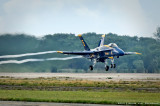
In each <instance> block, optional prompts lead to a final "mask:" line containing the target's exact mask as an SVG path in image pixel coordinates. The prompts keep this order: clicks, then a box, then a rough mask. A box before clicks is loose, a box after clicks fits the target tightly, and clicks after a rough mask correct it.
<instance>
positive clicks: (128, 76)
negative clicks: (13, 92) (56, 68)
mask: <svg viewBox="0 0 160 106" xmlns="http://www.w3.org/2000/svg"><path fill="white" fill-rule="evenodd" d="M0 77H14V78H39V77H44V78H49V77H56V78H60V79H61V78H69V79H83V80H93V81H111V80H112V81H119V80H122V81H155V80H156V81H157V80H160V74H148V73H0Z"/></svg>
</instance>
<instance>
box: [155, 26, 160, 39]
mask: <svg viewBox="0 0 160 106" xmlns="http://www.w3.org/2000/svg"><path fill="white" fill-rule="evenodd" d="M154 36H155V37H156V38H157V39H158V40H160V27H158V28H157V30H156V32H155V33H154Z"/></svg>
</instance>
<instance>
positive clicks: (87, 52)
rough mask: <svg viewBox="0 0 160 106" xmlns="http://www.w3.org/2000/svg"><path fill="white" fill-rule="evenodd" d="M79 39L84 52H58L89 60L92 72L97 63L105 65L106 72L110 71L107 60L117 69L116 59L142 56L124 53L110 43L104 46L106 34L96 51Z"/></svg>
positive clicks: (81, 38) (111, 66) (80, 36)
mask: <svg viewBox="0 0 160 106" xmlns="http://www.w3.org/2000/svg"><path fill="white" fill-rule="evenodd" d="M78 37H79V38H80V40H81V41H82V44H83V46H84V51H57V53H62V54H67V55H81V56H83V57H85V58H87V59H90V60H91V61H92V63H93V64H92V65H90V66H89V69H90V70H93V68H94V66H95V65H96V63H97V62H102V63H105V70H106V71H108V70H109V66H108V62H107V60H108V59H110V60H111V65H110V68H116V64H114V58H115V57H116V58H119V57H120V56H124V55H131V54H141V53H138V52H124V51H123V50H122V49H121V48H119V47H118V46H117V45H116V44H115V43H110V44H108V45H104V38H105V34H104V35H102V38H101V40H100V41H99V44H98V47H96V48H94V49H90V48H89V46H88V45H87V43H86V42H85V40H84V39H83V37H82V35H81V34H79V35H78Z"/></svg>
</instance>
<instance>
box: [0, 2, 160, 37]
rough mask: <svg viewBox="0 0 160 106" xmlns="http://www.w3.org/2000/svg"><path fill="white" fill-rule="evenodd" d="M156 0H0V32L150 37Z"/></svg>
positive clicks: (156, 21)
mask: <svg viewBox="0 0 160 106" xmlns="http://www.w3.org/2000/svg"><path fill="white" fill-rule="evenodd" d="M159 4H160V0H1V1H0V34H4V33H26V34H32V35H35V36H43V35H46V34H54V33H74V34H79V33H87V32H96V33H100V34H103V33H109V32H111V33H116V34H119V35H130V36H134V35H136V36H145V37H152V36H153V33H154V32H155V31H156V28H157V27H158V26H159V25H160V14H159V10H160V6H159Z"/></svg>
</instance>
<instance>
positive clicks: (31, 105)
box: [0, 101, 122, 106]
mask: <svg viewBox="0 0 160 106" xmlns="http://www.w3.org/2000/svg"><path fill="white" fill-rule="evenodd" d="M0 106H106V105H102V104H80V103H48V102H21V101H18V102H17V101H0ZM112 106H120V105H112ZM121 106H122V105H121Z"/></svg>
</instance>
